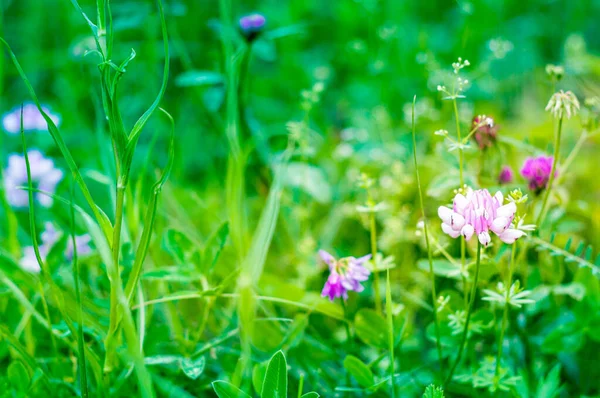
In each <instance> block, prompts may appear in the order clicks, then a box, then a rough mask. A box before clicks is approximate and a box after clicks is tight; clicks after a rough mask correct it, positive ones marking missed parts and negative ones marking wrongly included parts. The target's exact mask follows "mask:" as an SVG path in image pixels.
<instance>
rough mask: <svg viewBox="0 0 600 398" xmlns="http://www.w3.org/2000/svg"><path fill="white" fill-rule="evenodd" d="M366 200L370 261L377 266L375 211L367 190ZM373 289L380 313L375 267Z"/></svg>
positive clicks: (377, 273)
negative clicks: (368, 207)
mask: <svg viewBox="0 0 600 398" xmlns="http://www.w3.org/2000/svg"><path fill="white" fill-rule="evenodd" d="M368 195H369V197H368V201H369V205H370V206H371V212H370V213H369V232H370V235H371V261H373V266H374V267H376V266H377V223H376V220H375V212H374V211H373V208H372V207H373V200H372V198H371V193H370V191H368ZM373 291H374V292H375V310H376V311H377V312H378V313H380V314H381V292H380V291H379V272H378V270H377V269H373Z"/></svg>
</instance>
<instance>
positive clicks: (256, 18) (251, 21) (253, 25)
mask: <svg viewBox="0 0 600 398" xmlns="http://www.w3.org/2000/svg"><path fill="white" fill-rule="evenodd" d="M266 23H267V19H266V18H265V16H264V15H262V14H258V13H254V14H248V15H244V16H243V17H241V18H240V30H241V31H242V34H243V35H244V37H245V38H246V40H248V41H249V42H252V41H254V39H256V38H257V37H258V35H259V34H260V32H262V30H263V29H264V27H265V25H266Z"/></svg>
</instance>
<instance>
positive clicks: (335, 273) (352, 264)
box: [319, 250, 371, 301]
mask: <svg viewBox="0 0 600 398" xmlns="http://www.w3.org/2000/svg"><path fill="white" fill-rule="evenodd" d="M319 255H320V256H321V259H323V261H324V262H325V263H326V264H327V265H329V272H330V274H329V277H328V278H327V282H325V286H324V287H323V291H322V292H321V296H323V297H329V300H331V301H333V300H335V299H336V298H337V297H343V298H344V299H346V298H348V290H352V291H355V292H357V293H359V292H362V291H363V290H364V287H363V286H362V285H361V284H360V282H364V281H366V280H367V279H369V275H370V274H371V271H369V270H368V269H366V268H365V267H364V266H363V264H364V263H365V262H366V261H368V260H369V259H370V258H371V255H370V254H368V255H366V256H363V257H360V258H354V257H344V258H341V259H339V260H336V259H335V258H334V257H333V256H332V255H331V254H329V253H327V252H326V251H325V250H319Z"/></svg>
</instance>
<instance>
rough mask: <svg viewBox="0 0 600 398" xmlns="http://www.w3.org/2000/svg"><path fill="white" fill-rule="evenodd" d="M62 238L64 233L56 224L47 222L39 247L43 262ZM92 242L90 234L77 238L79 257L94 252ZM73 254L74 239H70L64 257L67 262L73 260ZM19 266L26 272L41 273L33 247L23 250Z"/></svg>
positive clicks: (76, 244) (76, 245)
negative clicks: (57, 228) (58, 229)
mask: <svg viewBox="0 0 600 398" xmlns="http://www.w3.org/2000/svg"><path fill="white" fill-rule="evenodd" d="M61 237H62V233H61V232H59V231H57V230H56V228H55V227H54V224H52V223H51V222H46V223H45V224H44V232H42V234H41V236H40V238H41V242H40V245H39V246H38V249H39V252H40V257H41V260H42V261H46V258H47V257H48V253H50V250H51V249H52V247H53V246H54V245H55V244H56V243H57V242H58V241H59V240H60V238H61ZM91 240H92V237H91V236H90V235H89V234H83V235H79V236H76V237H75V247H76V248H77V254H78V255H87V254H90V253H91V252H92V248H91V247H90V242H91ZM73 254H74V247H73V239H71V238H70V237H69V238H68V240H67V246H66V248H65V252H64V255H65V258H66V259H67V260H71V259H72V258H73ZM19 264H20V265H21V268H22V269H23V270H25V271H28V272H32V273H39V272H40V265H39V263H38V261H37V258H36V256H35V250H34V248H33V246H27V247H25V248H24V249H23V257H22V258H21V261H20V262H19Z"/></svg>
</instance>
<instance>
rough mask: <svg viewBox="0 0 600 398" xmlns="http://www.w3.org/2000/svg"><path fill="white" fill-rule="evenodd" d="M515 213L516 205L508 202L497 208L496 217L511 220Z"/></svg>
mask: <svg viewBox="0 0 600 398" xmlns="http://www.w3.org/2000/svg"><path fill="white" fill-rule="evenodd" d="M516 212H517V205H516V204H515V203H514V202H510V203H509V204H507V205H504V206H500V207H498V210H496V216H497V217H508V218H512V217H513V216H514V215H515V213H516Z"/></svg>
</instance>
